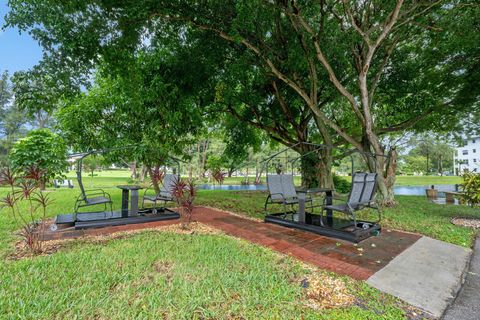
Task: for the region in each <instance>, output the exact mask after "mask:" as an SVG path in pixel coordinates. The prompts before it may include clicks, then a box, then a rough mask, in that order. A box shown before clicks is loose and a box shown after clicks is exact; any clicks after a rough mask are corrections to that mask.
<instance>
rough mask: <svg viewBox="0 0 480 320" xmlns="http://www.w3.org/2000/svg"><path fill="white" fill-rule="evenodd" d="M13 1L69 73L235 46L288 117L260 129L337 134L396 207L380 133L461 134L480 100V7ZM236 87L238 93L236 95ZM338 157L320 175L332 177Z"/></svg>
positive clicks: (20, 19)
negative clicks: (156, 52)
mask: <svg viewBox="0 0 480 320" xmlns="http://www.w3.org/2000/svg"><path fill="white" fill-rule="evenodd" d="M10 5H11V7H12V10H11V13H10V14H9V16H8V17H7V22H8V24H9V25H17V26H18V27H20V29H22V30H28V31H30V32H31V33H32V35H33V36H34V37H35V38H36V39H37V40H39V42H40V43H41V44H42V45H43V47H44V48H45V49H46V51H47V55H48V54H50V56H55V55H60V56H62V57H63V59H61V61H62V62H64V63H65V64H66V65H65V66H64V68H63V69H69V68H71V69H72V70H73V69H75V66H82V68H83V70H85V68H93V67H95V65H96V64H97V63H98V61H99V59H102V60H103V61H106V62H107V63H108V64H110V65H111V66H112V68H113V69H112V71H113V70H114V69H115V66H117V67H118V66H122V65H125V61H128V60H129V59H130V58H131V55H135V54H136V53H138V51H139V50H141V48H142V47H144V46H145V44H149V45H160V44H162V45H164V44H166V43H167V44H168V43H171V42H172V41H174V42H177V43H180V45H182V46H189V45H190V44H192V43H197V42H198V41H202V42H203V43H204V44H209V45H211V44H214V45H213V46H211V48H210V50H211V51H218V52H221V53H222V54H219V55H218V56H219V57H223V53H224V50H227V51H228V55H227V56H226V60H230V61H235V62H236V63H237V66H240V68H239V69H238V70H240V71H241V70H245V71H246V72H250V73H252V72H253V73H255V72H259V75H255V79H257V81H258V79H260V80H261V81H260V82H261V83H263V84H264V85H263V86H262V87H263V89H262V90H259V92H260V94H261V96H262V98H263V99H262V100H261V102H263V104H264V105H268V103H265V102H271V101H275V103H270V105H269V109H266V110H267V112H266V114H267V117H264V118H263V119H266V118H268V110H272V111H273V110H281V113H280V114H283V115H286V116H287V117H285V118H286V119H289V120H288V121H282V122H277V123H275V121H274V120H273V119H271V122H270V123H271V125H269V126H265V127H264V128H263V129H265V130H267V131H268V130H270V132H271V135H272V137H273V136H277V137H278V136H279V135H280V133H281V132H282V131H287V132H293V133H294V135H289V138H291V137H294V138H295V140H296V141H299V140H300V141H301V139H299V137H298V135H299V134H298V132H296V131H298V128H301V127H302V126H304V127H307V128H309V127H310V126H312V125H314V126H315V127H314V130H313V132H314V134H317V135H318V136H319V137H320V138H319V140H321V141H322V142H325V143H327V144H332V143H333V142H332V139H331V137H332V134H334V135H335V136H336V137H339V138H341V139H342V141H343V143H346V144H349V145H352V146H353V147H355V148H356V149H358V150H360V151H364V152H372V153H374V154H376V155H377V157H376V158H377V159H376V161H372V158H371V157H368V156H367V157H366V160H367V162H368V164H369V166H370V169H371V170H373V171H376V172H378V173H379V190H380V193H381V194H382V195H383V197H384V199H385V200H386V202H387V203H388V202H391V200H392V199H393V193H392V187H393V183H394V172H395V170H394V169H395V166H394V164H395V162H396V161H395V160H396V159H395V150H394V149H391V150H388V149H386V148H385V145H384V144H383V143H382V141H383V140H382V136H384V135H386V134H389V133H393V132H398V131H402V130H417V131H422V130H425V128H429V129H431V128H432V127H439V126H440V124H442V125H444V126H445V125H448V126H452V127H453V124H456V123H457V119H458V117H459V116H461V115H462V113H465V112H469V111H470V110H469V108H472V105H473V106H477V105H478V86H477V87H475V86H473V85H472V81H474V80H475V79H478V46H476V45H475V43H476V42H475V39H474V40H473V41H470V40H468V41H467V40H464V38H465V32H466V30H468V34H469V35H470V36H471V35H472V34H473V36H472V37H470V39H471V38H476V40H478V34H479V32H478V24H476V23H475V21H476V18H478V16H479V8H478V5H476V4H475V2H474V1H471V2H470V1H426V0H425V1H406V2H405V1H403V0H398V1H361V2H359V1H348V0H344V1H341V2H339V1H327V0H324V1H318V2H310V1H295V0H294V1H280V0H278V1H261V0H256V1H252V0H248V1H247V0H245V1H215V0H210V1H202V2H196V1H166V0H165V1H136V2H115V3H113V2H110V1H69V2H61V3H59V2H57V1H53V0H52V1H42V2H38V1H11V2H10ZM172 29H174V30H175V32H171V30H172ZM475 30H477V32H475ZM191 34H195V35H196V37H190V35H191ZM166 35H167V36H166ZM168 35H174V36H173V37H170V36H168ZM214 38H216V39H214ZM192 39H194V40H195V41H197V42H195V41H193V42H191V41H190V40H192ZM219 39H220V40H222V41H223V42H224V44H222V42H219V41H218V40H219ZM477 43H478V42H477ZM204 47H205V49H207V48H208V46H207V45H204ZM224 48H228V49H224ZM219 49H220V50H219ZM206 52H208V51H206ZM246 52H248V55H246ZM204 57H205V54H204V53H202V52H200V54H199V57H198V58H199V59H198V60H197V61H198V63H210V64H211V63H212V61H214V60H212V59H208V60H205V59H203V58H204ZM208 57H210V58H212V57H214V56H212V55H211V54H210V55H208ZM193 66H195V65H193ZM242 66H243V69H242ZM227 67H229V65H228V66H227ZM224 68H225V65H223V67H222V68H221V69H220V71H219V72H217V74H219V75H220V76H219V78H220V79H221V76H226V75H228V72H225V73H223V72H222V71H223V70H224ZM229 70H230V71H231V70H232V69H229V68H227V71H229ZM73 73H75V72H73ZM241 75H242V72H237V76H238V77H237V76H234V78H233V80H234V82H231V81H230V82H227V83H235V81H237V82H238V81H239V79H240V76H241ZM222 80H223V79H222ZM240 80H241V79H240ZM221 82H222V81H221ZM267 86H268V87H267ZM248 87H249V86H248V85H247V86H246V88H248ZM237 88H238V86H234V87H232V86H229V91H230V92H232V91H234V90H235V89H237ZM262 93H264V94H262ZM235 98H237V97H235ZM226 101H227V103H226V105H227V107H228V108H229V110H230V111H231V112H232V114H236V115H237V117H238V118H239V119H244V120H245V121H249V122H250V123H252V122H254V123H256V124H258V125H259V126H263V125H264V123H265V121H264V120H262V118H257V119H253V120H252V115H253V116H255V117H256V116H257V115H256V114H255V111H254V109H251V111H248V112H250V114H251V115H250V116H248V117H245V115H242V112H247V111H244V110H245V108H247V107H248V104H246V103H245V102H246V101H243V99H242V100H240V101H233V103H230V101H228V100H226ZM235 102H236V103H235ZM285 106H287V107H288V108H285ZM238 108H241V109H240V111H239V109H238ZM289 110H293V111H294V112H292V111H289ZM302 110H307V112H306V113H303V112H302ZM272 114H273V112H272ZM289 114H291V115H294V116H293V117H291V118H289V117H288V115H289ZM291 119H293V120H294V121H291ZM252 124H253V123H252ZM279 124H283V125H284V128H282V127H281V126H280V125H279ZM285 125H286V126H285ZM272 126H273V127H274V128H275V132H272V131H271V128H272ZM284 129H286V130H284ZM300 131H301V130H300ZM307 132H308V129H307ZM300 133H301V132H300ZM295 135H296V136H295ZM307 138H308V137H307ZM364 154H367V153H364ZM387 156H388V157H387ZM324 158H325V159H331V155H328V154H327V155H326V157H324ZM329 162H330V161H327V164H326V166H325V165H323V166H322V167H326V169H324V170H320V171H329V170H328V164H329ZM392 164H393V165H392Z"/></svg>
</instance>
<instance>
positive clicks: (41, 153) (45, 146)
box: [9, 129, 68, 189]
mask: <svg viewBox="0 0 480 320" xmlns="http://www.w3.org/2000/svg"><path fill="white" fill-rule="evenodd" d="M9 160H10V162H11V165H12V167H13V169H15V170H18V171H21V172H26V171H28V170H29V168H33V167H34V168H37V169H38V170H40V171H41V172H42V177H43V178H42V181H41V185H40V188H41V189H44V188H45V183H46V182H48V181H49V180H50V179H54V178H56V177H63V176H62V174H63V173H64V172H65V171H66V170H67V167H68V163H67V146H66V144H65V142H64V141H63V139H62V138H61V137H60V136H59V135H57V134H55V133H53V132H51V131H50V130H48V129H38V130H32V131H30V132H29V133H28V134H27V136H26V137H25V138H23V139H20V140H19V141H17V142H16V143H15V144H14V145H13V148H12V150H11V151H10V154H9Z"/></svg>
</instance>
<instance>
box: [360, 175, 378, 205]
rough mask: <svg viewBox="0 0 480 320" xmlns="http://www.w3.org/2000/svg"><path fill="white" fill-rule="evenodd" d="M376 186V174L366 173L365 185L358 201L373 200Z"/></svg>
mask: <svg viewBox="0 0 480 320" xmlns="http://www.w3.org/2000/svg"><path fill="white" fill-rule="evenodd" d="M376 186H377V174H376V173H368V174H367V175H366V176H365V187H364V188H363V193H362V198H361V199H360V202H370V201H373V197H374V195H375V187H376Z"/></svg>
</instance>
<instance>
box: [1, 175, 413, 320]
mask: <svg viewBox="0 0 480 320" xmlns="http://www.w3.org/2000/svg"><path fill="white" fill-rule="evenodd" d="M98 179H102V178H98ZM100 183H102V184H103V183H105V182H99V184H100ZM106 191H108V192H110V193H111V195H112V198H113V201H114V204H115V207H116V208H118V207H119V203H120V190H119V189H117V188H115V187H110V188H107V189H106ZM6 192H7V190H6V189H5V188H2V189H1V190H0V193H1V194H2V196H3V195H4V194H5V193H6ZM47 192H48V194H49V196H50V197H51V198H52V199H53V200H54V204H53V205H52V206H51V208H50V211H49V214H48V215H49V216H54V215H56V214H58V213H65V212H71V210H72V207H73V203H74V199H75V198H76V196H77V192H78V188H75V189H73V190H72V189H56V190H53V189H49V190H47ZM227 194H229V193H224V192H220V193H218V192H217V191H210V192H208V191H201V192H200V194H199V200H201V199H205V198H208V196H209V195H215V196H216V197H217V198H222V197H224V196H225V195H227ZM16 229H17V226H16V225H15V224H14V223H13V221H12V218H11V216H10V215H9V214H8V212H7V211H1V213H0V259H1V260H2V263H0V297H2V298H1V299H0V319H66V318H71V319H159V318H161V319H163V318H165V319H229V318H230V319H233V318H235V319H237V318H238V319H240V318H243V319H299V318H304V319H385V318H389V319H402V318H404V316H405V311H404V307H403V306H404V305H403V304H401V303H400V302H399V301H398V300H396V299H395V298H393V297H391V296H388V295H385V294H382V293H380V292H379V291H377V290H375V289H372V288H370V287H369V286H368V285H366V284H365V283H364V282H359V281H354V280H352V279H348V278H345V277H339V276H337V275H334V274H331V275H330V276H331V277H334V278H337V279H339V280H340V281H343V282H345V283H346V285H347V287H348V288H349V291H350V292H351V293H352V294H353V295H354V296H356V297H357V298H358V301H357V303H356V304H355V305H352V306H350V307H347V308H337V309H330V310H322V311H316V310H313V309H311V308H310V307H308V306H307V301H306V296H305V295H306V292H305V289H303V288H302V287H301V285H300V282H301V280H302V279H304V278H305V277H307V276H308V275H309V274H311V273H312V271H311V270H309V269H305V268H303V267H302V266H301V265H300V264H299V262H298V261H296V260H294V259H292V258H288V257H284V256H280V255H278V254H276V253H274V252H272V251H271V250H269V249H266V248H262V247H258V246H256V245H253V244H250V243H247V242H245V241H241V240H237V239H234V238H231V237H228V236H224V235H201V234H183V235H182V234H174V233H168V232H161V231H145V232H141V233H138V234H135V235H127V236H124V237H120V238H117V239H110V240H105V241H101V242H98V241H97V242H95V241H92V240H85V239H83V240H82V239H80V240H75V241H73V242H71V243H68V244H67V245H65V246H64V247H63V248H61V249H60V250H59V251H58V252H56V253H54V254H51V255H48V256H37V257H30V258H24V259H21V260H12V259H10V258H9V257H8V255H9V254H11V253H12V252H13V250H14V243H15V242H16V241H18V238H17V237H16V236H15V234H14V232H15V230H16Z"/></svg>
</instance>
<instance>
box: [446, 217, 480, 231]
mask: <svg viewBox="0 0 480 320" xmlns="http://www.w3.org/2000/svg"><path fill="white" fill-rule="evenodd" d="M451 221H452V223H453V224H454V225H456V226H462V227H469V228H474V229H479V228H480V219H475V218H462V217H457V218H453V219H452V220H451Z"/></svg>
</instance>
